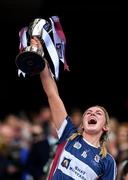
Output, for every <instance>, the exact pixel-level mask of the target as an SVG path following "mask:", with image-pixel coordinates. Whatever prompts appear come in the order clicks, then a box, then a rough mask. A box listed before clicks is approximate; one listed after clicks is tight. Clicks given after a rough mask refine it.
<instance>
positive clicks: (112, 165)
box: [100, 157, 117, 180]
mask: <svg viewBox="0 0 128 180" xmlns="http://www.w3.org/2000/svg"><path fill="white" fill-rule="evenodd" d="M104 168H105V169H104V173H103V174H104V175H103V176H102V177H101V178H100V179H101V180H108V179H111V180H116V176H117V166H116V162H115V160H114V159H113V158H112V157H110V158H109V160H108V161H106V162H104Z"/></svg>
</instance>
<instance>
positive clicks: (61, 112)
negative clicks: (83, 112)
mask: <svg viewBox="0 0 128 180" xmlns="http://www.w3.org/2000/svg"><path fill="white" fill-rule="evenodd" d="M31 44H33V45H35V46H37V47H38V48H41V49H42V45H41V43H40V41H39V39H38V38H36V37H34V38H33V39H31ZM40 79H41V83H42V85H43V88H44V91H45V93H46V95H47V97H48V102H49V106H50V109H51V113H52V119H53V122H54V124H55V126H56V128H57V129H59V128H60V126H61V124H62V122H63V121H64V119H65V118H66V116H67V112H66V110H65V107H64V104H63V102H62V100H61V98H60V96H59V93H58V89H57V85H56V82H55V80H54V78H53V77H52V75H51V72H50V69H49V67H48V63H47V61H46V63H45V68H44V69H43V71H42V72H41V73H40Z"/></svg>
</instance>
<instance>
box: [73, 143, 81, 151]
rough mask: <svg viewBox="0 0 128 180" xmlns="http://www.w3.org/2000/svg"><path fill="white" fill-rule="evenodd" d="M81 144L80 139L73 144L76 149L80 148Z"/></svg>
mask: <svg viewBox="0 0 128 180" xmlns="http://www.w3.org/2000/svg"><path fill="white" fill-rule="evenodd" d="M81 146H82V145H81V144H80V143H79V142H78V141H77V142H75V144H74V145H73V147H74V148H76V149H80V148H81Z"/></svg>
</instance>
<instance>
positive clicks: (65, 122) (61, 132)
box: [57, 119, 68, 139]
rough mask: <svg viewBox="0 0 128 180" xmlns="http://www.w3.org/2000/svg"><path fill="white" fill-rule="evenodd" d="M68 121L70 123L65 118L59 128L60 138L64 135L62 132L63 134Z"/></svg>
mask: <svg viewBox="0 0 128 180" xmlns="http://www.w3.org/2000/svg"><path fill="white" fill-rule="evenodd" d="M67 123H68V122H67V120H66V119H64V121H63V123H62V124H61V127H60V129H59V130H57V134H58V137H59V139H60V138H61V136H62V134H63V132H64V129H65V127H66V125H67Z"/></svg>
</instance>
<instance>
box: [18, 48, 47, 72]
mask: <svg viewBox="0 0 128 180" xmlns="http://www.w3.org/2000/svg"><path fill="white" fill-rule="evenodd" d="M16 65H17V67H18V68H19V69H20V70H21V71H23V72H24V73H26V74H28V75H35V74H38V73H40V72H41V71H42V70H43V69H44V67H45V61H44V60H43V57H42V56H41V55H39V54H37V53H35V52H29V51H28V52H23V53H21V54H19V55H18V56H17V57H16Z"/></svg>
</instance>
